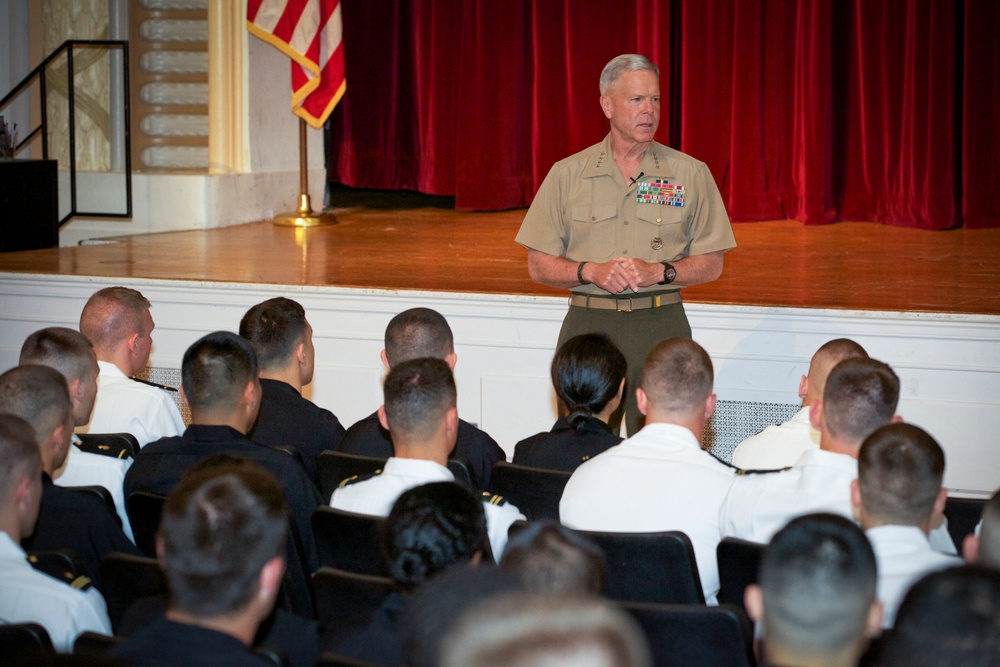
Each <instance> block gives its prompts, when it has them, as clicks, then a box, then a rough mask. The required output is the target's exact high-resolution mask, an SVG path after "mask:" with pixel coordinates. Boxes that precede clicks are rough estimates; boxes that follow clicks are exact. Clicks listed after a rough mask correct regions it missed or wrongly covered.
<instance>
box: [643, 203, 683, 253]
mask: <svg viewBox="0 0 1000 667" xmlns="http://www.w3.org/2000/svg"><path fill="white" fill-rule="evenodd" d="M635 217H636V218H637V219H638V220H639V222H640V223H641V225H642V229H643V232H644V233H643V234H642V236H648V237H649V238H650V245H651V247H652V249H653V250H655V251H656V256H657V257H658V258H660V257H662V258H663V259H671V258H673V257H677V256H678V255H679V254H681V253H682V252H683V251H684V248H685V247H686V246H687V232H686V227H687V226H686V225H685V224H684V220H685V215H684V207H683V206H664V205H662V204H638V205H637V206H636V212H635ZM657 246H659V247H657Z"/></svg>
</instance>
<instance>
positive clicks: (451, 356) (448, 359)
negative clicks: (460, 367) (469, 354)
mask: <svg viewBox="0 0 1000 667" xmlns="http://www.w3.org/2000/svg"><path fill="white" fill-rule="evenodd" d="M444 361H445V363H446V364H448V368H450V369H451V372H452V373H454V372H455V364H457V363H458V355H457V354H455V353H454V352H449V353H448V354H446V355H445V357H444Z"/></svg>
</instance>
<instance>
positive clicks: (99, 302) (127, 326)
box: [80, 287, 150, 350]
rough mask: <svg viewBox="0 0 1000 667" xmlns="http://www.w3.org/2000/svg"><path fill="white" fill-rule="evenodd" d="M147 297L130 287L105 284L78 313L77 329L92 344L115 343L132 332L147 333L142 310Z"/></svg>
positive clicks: (100, 346)
mask: <svg viewBox="0 0 1000 667" xmlns="http://www.w3.org/2000/svg"><path fill="white" fill-rule="evenodd" d="M149 307H150V304H149V299H147V298H146V297H144V296H143V295H142V293H141V292H139V291H138V290H134V289H132V288H130V287H105V288H104V289H101V290H97V291H96V292H94V293H93V294H92V295H91V297H90V298H89V299H88V300H87V303H86V305H84V307H83V312H82V313H81V314H80V331H81V332H82V333H83V335H84V336H86V337H87V338H89V339H90V341H91V342H92V343H93V344H94V347H96V348H98V349H103V350H108V349H114V348H115V347H117V346H118V345H119V344H120V343H121V342H122V341H123V340H125V339H126V338H128V337H129V336H131V335H132V334H134V333H139V334H143V335H146V334H148V333H149V332H148V331H145V330H144V329H145V317H144V316H145V313H146V311H148V310H149Z"/></svg>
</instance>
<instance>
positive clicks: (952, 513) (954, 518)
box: [944, 498, 986, 554]
mask: <svg viewBox="0 0 1000 667" xmlns="http://www.w3.org/2000/svg"><path fill="white" fill-rule="evenodd" d="M985 504H986V501H985V500H979V499H977V498H948V501H947V502H946V503H945V506H944V515H945V516H946V517H947V518H948V534H949V535H951V540H952V542H954V543H955V548H956V549H957V550H958V553H960V554H961V553H962V543H963V542H965V537H966V536H967V535H968V534H969V533H972V532H974V531H975V530H976V524H978V523H979V520H980V519H982V518H983V505H985Z"/></svg>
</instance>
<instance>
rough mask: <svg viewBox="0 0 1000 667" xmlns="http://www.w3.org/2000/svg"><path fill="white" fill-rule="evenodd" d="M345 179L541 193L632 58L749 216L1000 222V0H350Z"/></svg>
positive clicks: (597, 122)
mask: <svg viewBox="0 0 1000 667" xmlns="http://www.w3.org/2000/svg"><path fill="white" fill-rule="evenodd" d="M342 6H343V14H344V48H345V57H346V67H347V73H348V78H349V79H350V84H349V92H348V94H347V95H345V97H344V99H343V101H342V102H341V104H340V105H339V106H338V107H337V109H336V110H335V111H334V114H333V116H332V117H331V120H330V122H329V124H328V131H329V136H328V139H329V141H328V146H329V149H328V150H329V153H330V155H329V158H330V162H329V178H330V180H331V181H335V182H339V183H344V184H347V185H350V186H354V187H369V188H386V189H408V190H418V191H421V192H426V193H429V194H438V195H453V196H454V197H455V203H456V207H457V208H459V209H467V210H499V209H504V208H513V207H519V206H526V205H527V204H529V203H530V202H531V198H532V197H533V196H534V193H535V191H536V190H537V188H538V186H539V185H540V183H541V181H542V179H543V178H544V177H545V174H546V173H548V170H549V168H550V167H551V166H552V164H553V163H554V162H556V161H557V160H560V159H562V158H564V157H567V156H569V155H571V154H573V153H575V152H577V151H579V150H582V149H583V148H585V147H587V146H589V145H590V144H593V143H595V142H597V141H600V139H601V138H602V137H603V136H604V135H605V134H606V132H607V120H606V119H605V118H604V115H603V114H602V113H601V110H600V107H599V105H598V96H599V93H598V82H597V79H598V75H599V73H600V71H601V68H602V67H603V66H604V64H605V63H606V62H607V61H608V60H609V59H611V58H612V57H613V56H615V55H617V54H619V53H624V52H640V53H644V54H646V55H648V56H649V57H650V58H651V59H652V60H653V61H654V62H656V63H657V64H658V65H659V67H660V85H661V92H662V104H661V120H660V129H659V131H658V133H657V137H658V139H659V141H661V142H662V143H666V144H668V145H671V146H674V147H676V148H678V149H679V150H682V151H684V152H686V153H688V154H690V155H692V156H693V157H695V158H697V159H700V160H703V161H704V162H706V163H707V164H708V166H709V167H710V168H711V170H712V173H713V174H714V175H715V177H716V180H717V181H718V183H719V187H720V190H721V191H722V194H723V198H724V200H725V201H726V205H727V207H728V210H729V213H730V216H731V218H732V219H733V220H734V221H748V220H769V219H776V218H786V217H789V218H794V219H797V220H801V221H803V222H805V223H807V224H823V223H829V222H834V221H836V220H841V219H850V220H876V221H880V222H884V223H887V224H892V225H902V226H909V227H917V228H925V229H943V228H950V227H955V226H962V225H964V226H967V227H987V226H1000V205H998V190H1000V188H998V187H997V184H998V179H1000V157H998V155H1000V92H998V91H1000V46H998V44H1000V5H998V3H997V2H996V1H995V0H964V1H963V0H911V1H910V2H898V0H850V1H849V2H843V1H838V0H812V1H810V2H799V1H797V0H699V1H698V2H670V1H658V0H623V1H622V2H619V3H617V4H616V5H615V6H614V9H613V10H610V9H609V7H608V5H607V4H606V3H598V2H581V1H579V0H573V1H570V0H546V1H544V2H542V1H541V0H507V1H506V2H503V3H497V2H485V1H483V0H365V1H364V2H362V1H361V0H343V1H342Z"/></svg>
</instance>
